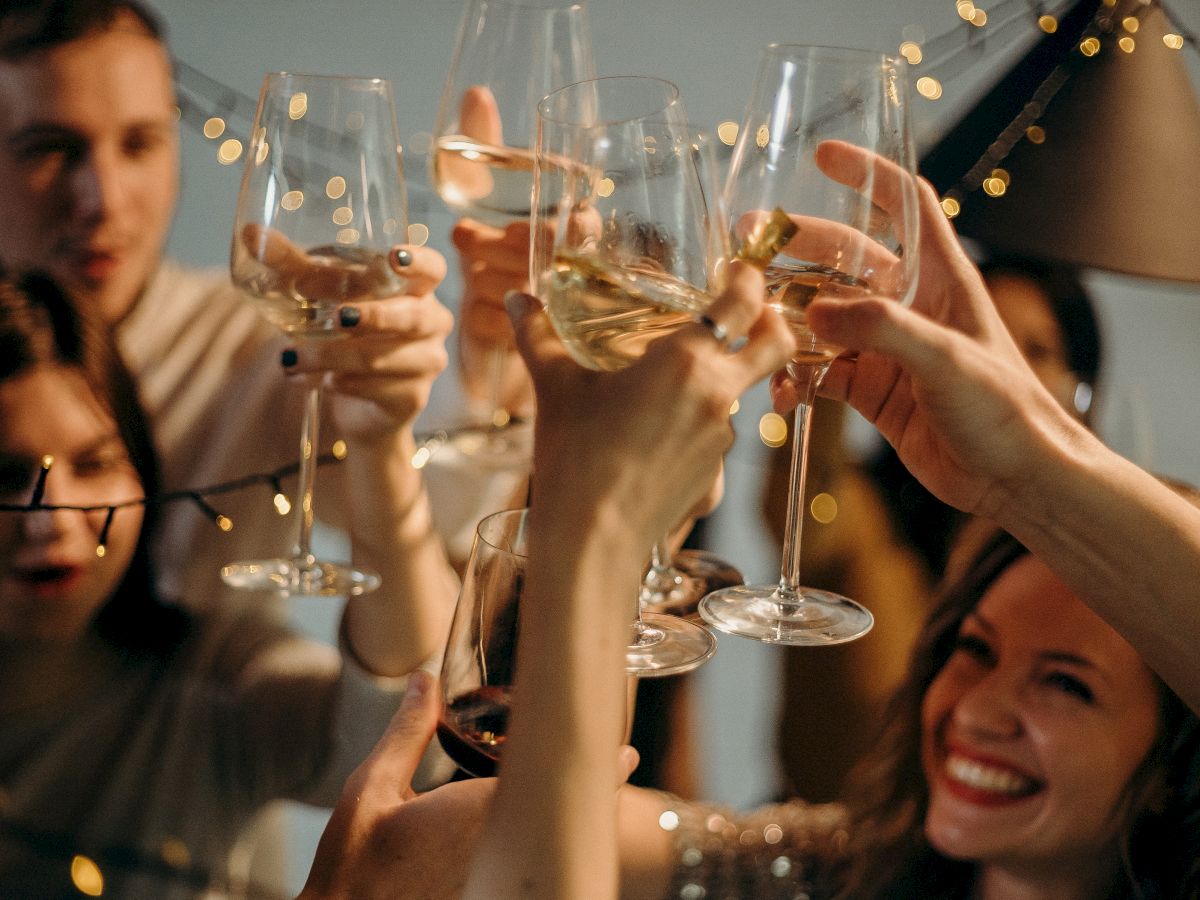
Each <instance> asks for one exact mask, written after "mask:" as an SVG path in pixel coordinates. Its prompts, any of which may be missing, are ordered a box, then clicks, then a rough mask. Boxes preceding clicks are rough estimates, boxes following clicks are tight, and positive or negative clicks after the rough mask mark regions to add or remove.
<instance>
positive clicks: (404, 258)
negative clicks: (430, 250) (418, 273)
mask: <svg viewBox="0 0 1200 900" xmlns="http://www.w3.org/2000/svg"><path fill="white" fill-rule="evenodd" d="M392 257H393V259H395V260H396V265H398V266H401V267H406V266H411V265H412V254H411V253H409V252H408V251H407V250H397V251H396V252H395V253H394V254H392Z"/></svg>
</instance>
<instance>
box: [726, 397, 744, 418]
mask: <svg viewBox="0 0 1200 900" xmlns="http://www.w3.org/2000/svg"><path fill="white" fill-rule="evenodd" d="M741 408H742V401H741V400H734V401H733V402H732V403H730V404H729V415H730V417H731V418H732V417H733V416H736V415H737V414H738V410H739V409H741Z"/></svg>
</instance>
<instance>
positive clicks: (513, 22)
mask: <svg viewBox="0 0 1200 900" xmlns="http://www.w3.org/2000/svg"><path fill="white" fill-rule="evenodd" d="M593 74H594V71H593V63H592V45H591V39H590V37H589V34H588V22H587V12H586V8H585V6H584V4H583V3H582V2H579V0H470V2H469V3H468V4H467V8H466V10H465V12H464V14H463V18H462V21H461V24H460V26H459V32H458V40H457V45H456V48H455V51H454V56H453V59H452V61H451V64H450V71H449V73H448V75H447V77H446V83H445V87H444V88H443V91H442V98H441V103H440V104H439V106H438V113H437V121H436V123H435V125H434V131H433V136H434V144H433V152H432V153H431V154H430V162H431V172H430V174H431V178H432V181H433V185H434V188H435V189H436V190H437V192H438V194H439V195H440V196H441V198H442V200H443V201H444V202H445V203H446V205H447V206H449V207H450V208H451V209H452V210H453V211H454V212H455V213H457V214H458V215H460V216H466V217H470V218H472V219H475V220H477V221H479V222H482V223H484V224H486V225H492V226H495V227H497V228H503V227H504V226H506V225H508V224H510V223H512V222H521V221H527V220H528V219H529V202H530V194H531V192H532V189H533V152H532V149H531V148H532V142H533V136H534V128H535V119H536V110H537V104H538V102H539V101H540V100H541V99H542V97H544V96H546V94H548V93H550V91H552V90H553V89H555V88H559V87H562V86H563V85H566V84H571V83H572V82H575V81H580V80H582V79H585V78H591V77H592V76H593ZM505 354H506V348H504V347H495V348H493V349H491V350H490V351H489V352H488V355H487V370H488V398H487V403H488V409H487V410H486V420H485V421H483V422H476V423H474V424H467V425H464V426H459V427H455V428H450V429H447V430H446V438H445V441H446V442H447V443H449V444H450V446H451V447H452V448H453V449H455V450H457V451H458V453H460V454H462V455H463V456H467V457H470V458H472V459H474V460H476V461H481V462H482V463H483V464H485V465H491V466H499V467H506V466H517V465H523V464H525V463H526V462H527V461H528V458H529V454H530V451H531V448H532V437H533V436H532V429H531V428H530V427H529V426H528V423H521V424H518V423H517V422H516V421H515V420H514V419H513V418H512V416H511V414H510V412H509V410H508V409H506V408H505V406H504V403H503V385H504V379H505V374H506V373H505V368H506V367H505Z"/></svg>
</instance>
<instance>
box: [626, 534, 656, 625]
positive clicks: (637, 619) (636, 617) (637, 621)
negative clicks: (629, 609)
mask: <svg viewBox="0 0 1200 900" xmlns="http://www.w3.org/2000/svg"><path fill="white" fill-rule="evenodd" d="M656 546H657V545H656ZM661 639H662V632H660V631H659V630H658V629H657V628H651V627H650V626H649V625H647V624H646V623H645V622H643V621H642V591H641V590H639V591H637V592H635V593H634V595H633V624H632V625H631V626H630V635H629V646H630V647H646V646H649V645H650V644H657V643H658V642H659V641H660V640H661Z"/></svg>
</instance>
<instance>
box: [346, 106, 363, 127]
mask: <svg viewBox="0 0 1200 900" xmlns="http://www.w3.org/2000/svg"><path fill="white" fill-rule="evenodd" d="M366 121H367V119H366V116H364V115H363V114H362V113H361V112H359V111H358V110H355V111H354V112H352V113H350V115H348V116H346V130H347V131H358V130H359V129H361V128H362V127H363V125H365V124H366Z"/></svg>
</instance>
